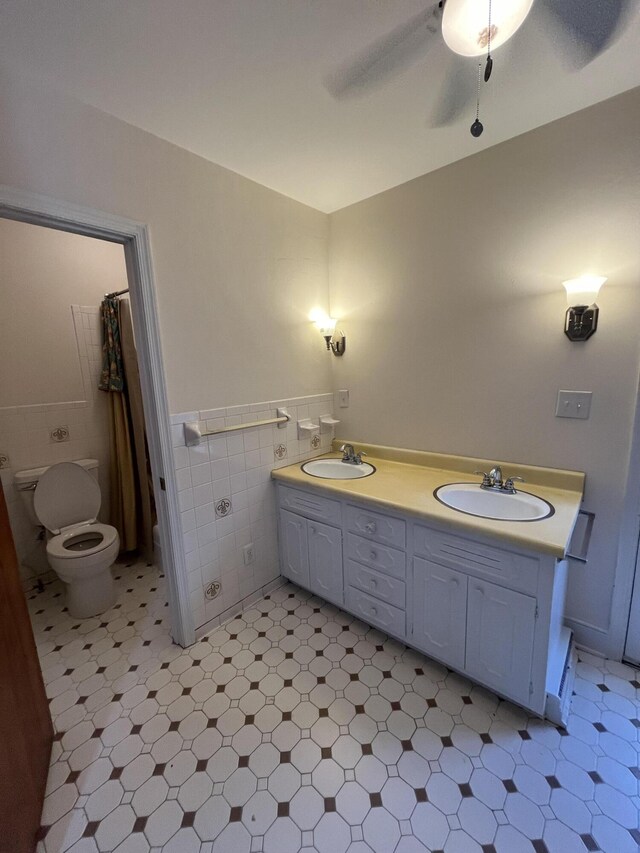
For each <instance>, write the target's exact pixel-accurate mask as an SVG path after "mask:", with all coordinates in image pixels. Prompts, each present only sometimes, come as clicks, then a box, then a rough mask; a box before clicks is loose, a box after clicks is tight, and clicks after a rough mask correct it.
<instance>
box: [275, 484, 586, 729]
mask: <svg viewBox="0 0 640 853" xmlns="http://www.w3.org/2000/svg"><path fill="white" fill-rule="evenodd" d="M278 503H279V531H280V552H281V566H282V574H283V575H285V577H287V578H290V579H291V580H292V581H293V582H294V583H297V584H300V585H301V586H303V587H306V588H307V589H310V590H311V591H312V592H314V593H317V594H318V595H320V596H321V597H323V598H326V599H328V600H329V601H331V602H333V603H335V604H340V605H341V606H342V607H344V608H345V609H346V610H348V611H350V612H351V613H353V614H354V615H356V616H357V617H358V618H360V619H362V620H363V621H365V622H368V623H370V624H371V625H373V626H375V627H377V628H380V629H381V630H383V631H385V632H386V633H388V634H390V635H391V636H393V637H396V638H397V639H399V640H401V641H402V642H404V643H406V644H407V645H410V646H413V647H414V648H416V649H419V650H420V651H423V652H425V653H426V654H427V655H429V656H430V657H433V658H435V659H436V660H438V661H440V662H441V663H443V664H445V665H446V666H448V667H450V668H452V669H454V670H456V671H458V672H460V673H461V674H463V675H466V676H468V677H469V678H471V679H473V680H475V681H478V682H480V683H481V684H483V685H485V686H486V687H488V688H491V689H492V690H494V691H496V692H497V693H499V694H501V695H503V696H505V697H506V698H508V699H511V700H513V701H514V702H517V703H518V704H520V705H522V706H524V707H525V708H528V709H529V710H531V711H533V712H534V713H537V714H539V715H541V716H542V715H544V714H545V709H546V708H547V707H548V701H547V696H548V694H551V696H552V697H553V696H554V695H555V702H556V704H557V703H558V701H559V695H560V689H561V684H562V683H563V680H564V679H563V675H564V672H565V665H566V661H567V660H568V659H569V640H570V633H569V632H568V631H567V629H563V627H562V614H563V609H564V593H565V586H566V562H565V561H560V560H557V559H556V558H554V557H552V556H548V555H545V554H536V553H534V552H530V551H526V550H524V549H519V548H518V547H517V546H513V545H510V544H507V543H505V544H503V543H502V542H501V541H500V540H499V539H495V540H490V539H488V538H487V537H482V536H480V535H478V536H476V535H475V533H472V532H470V533H467V532H464V533H458V532H452V530H453V529H452V528H450V529H445V528H444V527H443V526H442V525H432V524H431V523H425V522H424V521H422V520H418V519H414V518H411V517H409V516H406V517H401V516H400V515H399V514H394V513H393V512H386V511H385V510H381V509H380V508H379V507H378V506H376V507H375V509H374V508H369V507H368V506H365V505H356V504H354V503H353V502H352V501H350V500H336V499H334V498H333V497H331V498H327V497H324V496H322V495H321V494H319V493H318V491H313V490H309V491H307V490H306V489H305V490H302V489H298V488H291V487H289V486H288V485H284V484H282V483H279V484H278ZM555 682H557V683H555Z"/></svg>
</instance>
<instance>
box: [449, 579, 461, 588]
mask: <svg viewBox="0 0 640 853" xmlns="http://www.w3.org/2000/svg"><path fill="white" fill-rule="evenodd" d="M451 584H452V585H453V586H455V587H458V586H460V581H459V580H458V578H451Z"/></svg>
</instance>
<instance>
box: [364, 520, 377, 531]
mask: <svg viewBox="0 0 640 853" xmlns="http://www.w3.org/2000/svg"><path fill="white" fill-rule="evenodd" d="M364 529H365V530H366V531H367V533H375V532H376V530H377V529H378V525H377V524H376V523H375V521H368V522H367V523H366V524H365V526H364Z"/></svg>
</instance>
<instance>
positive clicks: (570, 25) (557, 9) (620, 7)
mask: <svg viewBox="0 0 640 853" xmlns="http://www.w3.org/2000/svg"><path fill="white" fill-rule="evenodd" d="M541 5H542V6H543V8H544V9H545V10H546V12H547V13H548V14H549V16H550V17H551V19H552V21H553V24H554V26H555V27H558V25H559V28H558V35H559V41H560V42H561V44H562V49H563V52H564V54H565V55H566V56H568V58H569V62H570V64H571V65H573V66H574V67H575V68H578V69H579V68H584V67H585V66H586V65H588V64H589V63H590V62H592V61H593V60H594V59H595V58H596V57H597V56H599V55H600V54H601V53H602V52H603V51H605V50H606V49H607V48H608V47H609V45H611V44H612V43H613V42H614V41H615V40H616V39H617V38H618V37H619V36H620V35H621V34H622V32H623V30H624V28H625V26H626V24H627V22H628V20H629V17H630V13H631V9H632V7H633V6H634V5H635V4H634V0H542V3H541Z"/></svg>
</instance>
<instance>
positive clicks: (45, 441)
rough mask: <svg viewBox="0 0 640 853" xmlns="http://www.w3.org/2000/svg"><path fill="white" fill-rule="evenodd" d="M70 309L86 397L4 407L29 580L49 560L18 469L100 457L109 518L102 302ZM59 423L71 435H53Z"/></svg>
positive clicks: (3, 433)
mask: <svg viewBox="0 0 640 853" xmlns="http://www.w3.org/2000/svg"><path fill="white" fill-rule="evenodd" d="M70 309H71V313H72V316H73V323H74V330H75V336H76V343H77V346H78V359H79V369H80V371H81V374H82V388H83V396H84V399H82V400H75V401H64V402H63V401H60V402H57V403H42V404H39V405H25V406H7V407H2V408H0V454H1V455H2V456H3V457H5V458H6V461H5V462H3V464H2V465H1V466H0V467H1V468H2V470H0V476H1V478H2V486H3V489H4V493H5V497H6V500H7V508H8V511H9V520H10V522H11V531H12V533H13V538H14V541H15V545H16V551H17V552H18V559H19V560H20V571H21V575H22V577H23V578H24V579H25V580H27V579H28V578H29V577H30V575H31V574H32V573H33V572H35V573H36V574H38V573H40V572H47V571H48V570H49V566H48V563H47V560H46V555H45V553H44V548H42V547H41V545H39V544H38V540H37V538H36V537H37V534H38V528H36V527H34V525H33V524H32V523H31V522H30V520H29V519H28V518H27V514H26V512H25V509H24V505H23V502H22V500H21V499H20V495H19V494H18V492H17V491H16V490H15V488H14V485H13V477H14V474H15V472H16V471H20V470H23V469H25V468H39V467H40V466H44V465H55V464H57V463H58V462H69V461H71V460H73V459H86V458H93V459H97V460H98V461H99V463H100V469H99V482H100V491H101V493H102V506H101V509H100V521H102V522H105V523H108V521H109V421H108V412H107V395H106V394H104V393H103V392H102V391H99V390H98V380H99V378H100V371H101V369H102V333H101V326H100V322H101V321H100V308H99V307H98V306H97V305H71V306H70ZM57 427H66V428H67V429H68V436H67V437H66V438H65V439H64V440H62V441H54V439H53V438H52V436H51V435H50V433H51V431H52V430H54V429H56V428H57ZM27 563H28V564H29V566H30V567H31V568H29V567H28V566H27Z"/></svg>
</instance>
